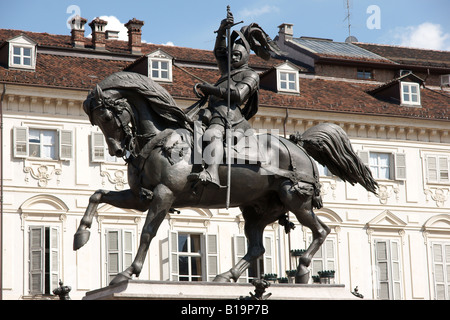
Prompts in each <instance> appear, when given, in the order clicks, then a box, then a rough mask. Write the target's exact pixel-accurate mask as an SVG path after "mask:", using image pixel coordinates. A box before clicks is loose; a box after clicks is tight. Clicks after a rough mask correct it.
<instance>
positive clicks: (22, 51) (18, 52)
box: [12, 46, 32, 67]
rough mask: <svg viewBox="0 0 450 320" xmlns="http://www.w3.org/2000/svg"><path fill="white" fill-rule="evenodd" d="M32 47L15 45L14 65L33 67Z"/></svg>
mask: <svg viewBox="0 0 450 320" xmlns="http://www.w3.org/2000/svg"><path fill="white" fill-rule="evenodd" d="M31 50H32V49H31V48H27V47H20V46H13V58H12V59H13V65H19V66H29V67H31Z"/></svg>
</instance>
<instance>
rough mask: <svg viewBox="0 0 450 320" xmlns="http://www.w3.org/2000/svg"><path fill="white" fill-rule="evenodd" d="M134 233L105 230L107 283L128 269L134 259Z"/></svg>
mask: <svg viewBox="0 0 450 320" xmlns="http://www.w3.org/2000/svg"><path fill="white" fill-rule="evenodd" d="M133 244H134V233H133V231H131V230H121V229H110V230H106V250H107V259H106V262H107V275H108V283H109V282H110V281H111V280H112V279H113V278H114V277H115V276H116V275H117V274H118V273H119V272H122V271H123V270H125V269H126V268H128V267H129V266H130V265H131V264H132V262H133V257H134V245H133Z"/></svg>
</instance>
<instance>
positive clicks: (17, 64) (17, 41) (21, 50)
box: [8, 35, 36, 70]
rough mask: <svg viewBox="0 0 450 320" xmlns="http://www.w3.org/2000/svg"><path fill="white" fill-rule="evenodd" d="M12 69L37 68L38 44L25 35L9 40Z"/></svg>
mask: <svg viewBox="0 0 450 320" xmlns="http://www.w3.org/2000/svg"><path fill="white" fill-rule="evenodd" d="M8 42H9V62H8V65H9V67H10V68H18V69H31V70H34V69H35V67H36V42H34V41H33V40H31V39H30V38H29V37H27V36H25V35H20V36H17V37H15V38H12V39H10V40H8Z"/></svg>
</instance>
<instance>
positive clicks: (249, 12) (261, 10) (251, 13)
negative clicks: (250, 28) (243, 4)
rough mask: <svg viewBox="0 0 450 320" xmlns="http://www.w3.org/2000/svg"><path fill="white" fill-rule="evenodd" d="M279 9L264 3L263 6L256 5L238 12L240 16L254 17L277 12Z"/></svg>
mask: <svg viewBox="0 0 450 320" xmlns="http://www.w3.org/2000/svg"><path fill="white" fill-rule="evenodd" d="M279 11H280V9H279V8H278V7H275V6H269V5H265V6H263V7H258V8H254V9H247V8H246V9H243V10H241V11H240V12H239V14H240V16H242V17H243V18H255V17H257V16H261V15H263V14H266V13H273V12H279Z"/></svg>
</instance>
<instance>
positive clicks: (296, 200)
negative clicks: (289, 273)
mask: <svg viewBox="0 0 450 320" xmlns="http://www.w3.org/2000/svg"><path fill="white" fill-rule="evenodd" d="M291 186H292V184H291V183H286V184H285V185H284V186H283V187H282V190H281V192H280V198H281V200H282V201H283V203H284V204H285V206H286V208H287V209H289V211H291V212H293V213H294V214H295V216H296V217H297V220H298V222H299V223H300V224H302V225H303V226H305V227H308V228H309V229H311V232H312V236H313V241H312V242H311V244H310V245H309V247H308V248H307V249H306V251H305V252H304V253H303V255H302V256H301V257H300V259H299V265H298V267H297V274H296V277H295V282H296V283H308V281H309V269H308V267H309V265H310V264H311V260H312V258H313V256H314V254H315V253H316V252H317V250H319V248H320V246H321V245H322V243H323V242H324V241H325V238H326V237H327V235H328V234H329V233H330V228H329V227H328V226H327V225H326V224H324V223H323V222H322V221H320V220H319V218H318V217H317V216H316V215H315V214H314V212H313V211H312V197H311V196H310V195H309V194H299V193H298V192H297V191H295V190H294V189H293V188H292V187H291Z"/></svg>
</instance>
